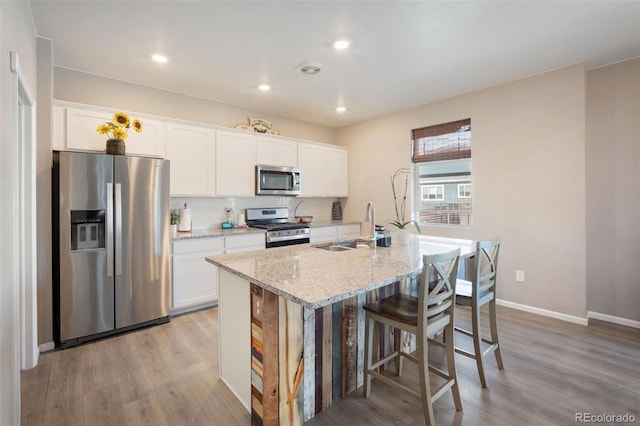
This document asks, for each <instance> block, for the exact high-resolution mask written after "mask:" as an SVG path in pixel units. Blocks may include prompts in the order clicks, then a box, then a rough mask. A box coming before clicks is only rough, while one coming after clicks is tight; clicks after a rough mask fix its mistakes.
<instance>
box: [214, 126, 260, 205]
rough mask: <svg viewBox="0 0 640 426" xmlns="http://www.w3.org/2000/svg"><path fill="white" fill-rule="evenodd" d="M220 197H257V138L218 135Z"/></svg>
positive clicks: (240, 134) (223, 132) (222, 132)
mask: <svg viewBox="0 0 640 426" xmlns="http://www.w3.org/2000/svg"><path fill="white" fill-rule="evenodd" d="M215 158H216V195H217V196H223V197H231V196H232V197H253V196H254V195H255V192H256V190H255V167H256V138H255V135H254V134H252V133H247V132H234V131H229V130H218V131H216V155H215Z"/></svg>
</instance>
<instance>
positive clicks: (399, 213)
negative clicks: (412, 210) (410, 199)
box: [390, 168, 422, 233]
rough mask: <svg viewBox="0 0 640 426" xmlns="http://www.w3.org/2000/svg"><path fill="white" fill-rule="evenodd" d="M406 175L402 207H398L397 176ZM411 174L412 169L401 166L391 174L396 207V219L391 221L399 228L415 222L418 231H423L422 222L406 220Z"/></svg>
mask: <svg viewBox="0 0 640 426" xmlns="http://www.w3.org/2000/svg"><path fill="white" fill-rule="evenodd" d="M403 174H404V175H405V176H404V193H403V194H402V201H401V202H400V208H398V193H397V191H396V178H397V177H398V176H400V175H403ZM410 174H411V170H409V169H407V168H401V169H398V170H396V171H395V172H394V173H393V175H392V176H391V190H392V191H393V204H394V207H395V208H396V220H393V221H391V222H390V223H391V224H392V225H394V226H395V227H397V228H398V229H405V228H406V227H407V225H409V224H413V226H415V227H416V229H417V230H418V233H422V231H421V230H420V224H419V223H418V222H417V221H415V220H405V210H406V207H407V190H408V188H409V175H410Z"/></svg>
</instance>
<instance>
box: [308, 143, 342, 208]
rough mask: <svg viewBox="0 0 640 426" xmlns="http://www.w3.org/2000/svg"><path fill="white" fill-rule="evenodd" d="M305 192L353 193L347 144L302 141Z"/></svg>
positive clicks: (314, 194)
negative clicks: (351, 190) (335, 146)
mask: <svg viewBox="0 0 640 426" xmlns="http://www.w3.org/2000/svg"><path fill="white" fill-rule="evenodd" d="M298 168H299V169H300V176H301V177H300V180H301V182H302V184H301V191H300V192H301V194H300V195H301V196H303V197H346V196H348V195H349V169H348V168H349V156H348V151H347V150H346V149H345V148H334V147H331V146H327V145H321V144H313V143H304V142H300V143H298Z"/></svg>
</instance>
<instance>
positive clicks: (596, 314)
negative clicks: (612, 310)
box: [587, 311, 640, 328]
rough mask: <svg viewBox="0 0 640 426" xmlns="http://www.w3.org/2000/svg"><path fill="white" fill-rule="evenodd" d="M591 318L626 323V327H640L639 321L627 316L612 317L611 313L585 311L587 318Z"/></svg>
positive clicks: (620, 323)
mask: <svg viewBox="0 0 640 426" xmlns="http://www.w3.org/2000/svg"><path fill="white" fill-rule="evenodd" d="M589 318H593V319H596V320H600V321H606V322H611V323H613V324H619V325H626V326H627V327H633V328H640V321H634V320H630V319H627V318H620V317H614V316H613V315H607V314H601V313H599V312H593V311H587V320H588V319H589Z"/></svg>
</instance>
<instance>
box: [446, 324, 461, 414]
mask: <svg viewBox="0 0 640 426" xmlns="http://www.w3.org/2000/svg"><path fill="white" fill-rule="evenodd" d="M454 333H455V330H454V325H453V324H449V325H448V326H447V328H446V330H445V332H444V333H443V336H444V338H445V341H446V342H448V343H447V344H446V350H447V370H448V374H449V377H455V383H454V384H453V386H452V387H451V393H452V394H453V404H454V405H455V407H456V411H462V399H461V398H460V388H459V387H458V373H457V371H456V359H455V354H456V347H455V345H454V344H453V339H454V337H453V335H454Z"/></svg>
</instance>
